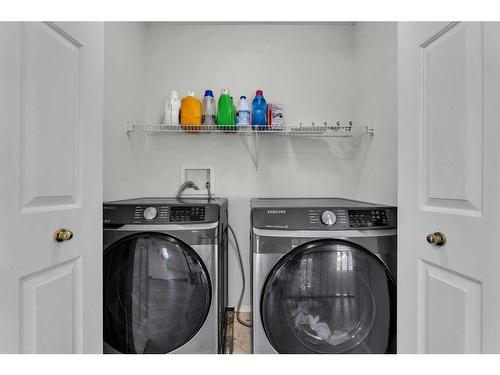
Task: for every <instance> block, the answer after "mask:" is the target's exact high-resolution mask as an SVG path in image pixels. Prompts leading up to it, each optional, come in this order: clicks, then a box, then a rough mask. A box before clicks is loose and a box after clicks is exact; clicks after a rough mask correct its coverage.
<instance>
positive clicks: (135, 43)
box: [103, 22, 145, 201]
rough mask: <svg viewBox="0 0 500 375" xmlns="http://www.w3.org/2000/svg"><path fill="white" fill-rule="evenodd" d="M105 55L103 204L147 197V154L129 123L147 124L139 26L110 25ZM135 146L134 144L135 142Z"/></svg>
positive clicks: (142, 37) (124, 23)
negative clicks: (129, 132) (132, 134)
mask: <svg viewBox="0 0 500 375" xmlns="http://www.w3.org/2000/svg"><path fill="white" fill-rule="evenodd" d="M104 30H105V31H104V32H105V34H104V35H105V37H104V38H105V39H104V42H105V47H104V48H105V51H104V57H105V60H104V170H103V173H104V193H103V194H104V201H108V200H115V199H126V198H131V197H137V196H142V195H143V194H144V178H143V177H144V174H145V168H144V162H145V160H144V153H143V152H141V150H140V149H139V148H137V147H132V146H133V145H132V144H131V143H130V142H131V140H130V139H129V137H127V133H126V132H125V125H126V123H127V121H131V122H137V121H139V122H142V121H144V102H145V97H144V55H145V48H144V36H145V34H144V33H145V26H144V24H143V23H140V22H107V23H106V24H105V29H104ZM132 142H133V140H132Z"/></svg>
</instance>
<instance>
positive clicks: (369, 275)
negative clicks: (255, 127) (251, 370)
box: [251, 198, 397, 354]
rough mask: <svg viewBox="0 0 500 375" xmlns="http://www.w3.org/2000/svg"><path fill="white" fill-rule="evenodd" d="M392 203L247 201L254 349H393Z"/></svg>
mask: <svg viewBox="0 0 500 375" xmlns="http://www.w3.org/2000/svg"><path fill="white" fill-rule="evenodd" d="M396 223H397V210H396V207H391V206H384V205H378V204H372V203H366V202H358V201H353V200H347V199H338V198H333V199H323V198H316V199H300V198H299V199H288V198H286V199H253V200H252V202H251V226H252V229H251V247H252V279H253V280H252V305H253V313H252V314H253V328H252V329H253V344H252V345H253V352H254V353H304V354H307V353H325V354H335V353H339V354H348V353H379V354H380V353H396V284H395V280H396V264H397V252H396Z"/></svg>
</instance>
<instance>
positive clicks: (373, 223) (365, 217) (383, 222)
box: [349, 209, 389, 228]
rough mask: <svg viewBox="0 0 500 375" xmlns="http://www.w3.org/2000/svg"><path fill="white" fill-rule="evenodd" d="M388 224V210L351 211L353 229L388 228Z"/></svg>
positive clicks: (350, 223) (350, 222) (350, 219)
mask: <svg viewBox="0 0 500 375" xmlns="http://www.w3.org/2000/svg"><path fill="white" fill-rule="evenodd" d="M388 224H389V222H388V220H387V210H384V209H372V210H349V225H350V226H351V227H352V228H365V227H386V226H388Z"/></svg>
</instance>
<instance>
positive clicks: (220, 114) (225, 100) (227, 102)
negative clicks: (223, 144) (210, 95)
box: [216, 89, 235, 127]
mask: <svg viewBox="0 0 500 375" xmlns="http://www.w3.org/2000/svg"><path fill="white" fill-rule="evenodd" d="M216 123H217V126H224V127H227V126H229V125H234V124H235V121H234V104H233V100H232V99H231V95H230V94H229V89H223V90H222V93H221V95H220V97H219V103H218V105H217V117H216Z"/></svg>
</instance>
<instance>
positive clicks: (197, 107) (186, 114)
mask: <svg viewBox="0 0 500 375" xmlns="http://www.w3.org/2000/svg"><path fill="white" fill-rule="evenodd" d="M181 126H182V127H183V128H185V129H186V130H196V129H192V128H193V127H196V128H197V127H200V126H201V100H200V99H198V98H197V97H195V96H194V92H193V91H191V92H189V93H188V96H186V97H184V98H183V99H182V101H181Z"/></svg>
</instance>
